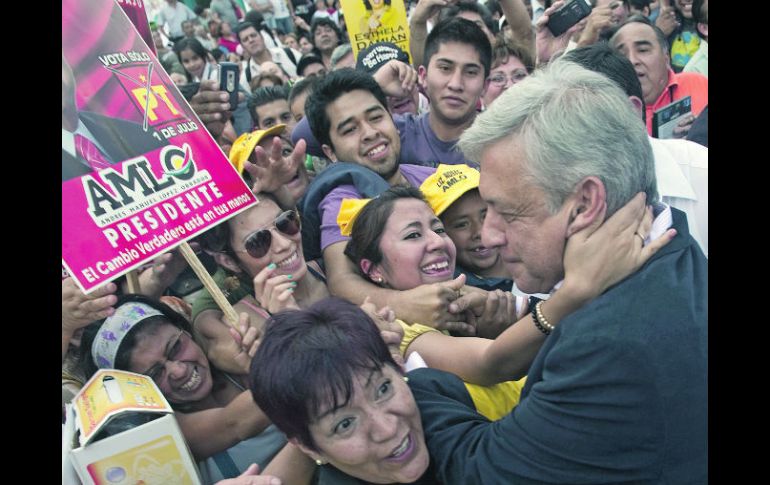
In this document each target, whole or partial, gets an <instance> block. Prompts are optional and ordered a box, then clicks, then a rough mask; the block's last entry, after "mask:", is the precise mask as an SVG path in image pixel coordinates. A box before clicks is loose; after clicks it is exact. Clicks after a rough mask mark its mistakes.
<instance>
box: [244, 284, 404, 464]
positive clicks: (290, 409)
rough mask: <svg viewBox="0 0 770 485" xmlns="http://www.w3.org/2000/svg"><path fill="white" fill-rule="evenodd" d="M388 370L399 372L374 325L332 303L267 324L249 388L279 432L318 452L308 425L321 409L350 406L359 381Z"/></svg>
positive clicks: (354, 309)
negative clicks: (368, 374)
mask: <svg viewBox="0 0 770 485" xmlns="http://www.w3.org/2000/svg"><path fill="white" fill-rule="evenodd" d="M386 365H390V366H392V367H393V368H394V369H399V367H398V366H397V365H396V363H395V362H394V361H393V357H391V355H390V352H389V350H388V348H387V346H386V345H385V342H384V341H383V340H382V337H380V332H379V329H378V328H377V326H376V325H375V323H374V322H373V321H372V319H371V318H369V316H368V315H367V314H366V313H365V312H364V311H363V310H361V308H360V307H358V306H357V305H354V304H353V303H350V302H348V301H346V300H343V299H341V298H334V297H331V298H325V299H323V300H321V301H319V302H316V303H314V304H313V305H311V306H310V307H309V308H307V309H305V310H285V311H281V312H278V313H276V314H275V315H273V316H272V317H270V318H269V319H268V320H267V322H266V323H265V333H264V336H263V337H262V343H261V344H260V345H259V349H258V350H257V353H256V355H255V356H254V358H253V359H252V360H251V370H250V372H249V384H250V386H249V387H250V388H251V393H252V396H253V397H254V401H255V402H256V403H257V405H258V406H259V407H260V409H262V411H264V412H265V414H266V415H267V416H268V417H269V418H270V420H271V421H272V422H273V423H275V425H276V426H277V427H278V429H280V430H281V431H282V432H283V433H284V434H286V436H287V437H288V438H290V439H291V438H296V439H297V440H299V441H300V442H301V443H302V444H303V445H305V446H307V447H309V448H312V449H317V445H316V443H315V441H314V440H313V438H312V436H311V434H310V430H309V425H310V423H311V422H312V421H313V420H314V418H315V417H316V416H317V415H318V413H319V412H321V410H322V408H324V407H326V406H329V405H331V406H332V408H333V409H338V408H340V407H343V406H345V405H346V404H347V403H348V402H349V401H350V399H351V397H352V396H353V379H354V378H355V375H356V374H357V373H359V372H361V371H367V370H381V369H382V368H383V367H384V366H386Z"/></svg>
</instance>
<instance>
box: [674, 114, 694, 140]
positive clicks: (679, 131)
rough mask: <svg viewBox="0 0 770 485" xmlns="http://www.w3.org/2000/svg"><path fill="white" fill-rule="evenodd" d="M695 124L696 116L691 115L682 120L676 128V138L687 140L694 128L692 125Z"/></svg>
mask: <svg viewBox="0 0 770 485" xmlns="http://www.w3.org/2000/svg"><path fill="white" fill-rule="evenodd" d="M694 122H695V116H694V115H693V114H692V113H690V114H688V115H686V116H685V117H684V118H682V119H681V120H680V121H679V123H677V124H676V126H675V127H674V131H673V133H674V138H685V137H687V134H688V133H689V132H690V128H692V124H693V123H694Z"/></svg>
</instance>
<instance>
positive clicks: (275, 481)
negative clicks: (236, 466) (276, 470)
mask: <svg viewBox="0 0 770 485" xmlns="http://www.w3.org/2000/svg"><path fill="white" fill-rule="evenodd" d="M215 485H281V479H280V478H276V477H271V476H269V475H264V476H259V465H257V464H256V463H252V464H251V465H250V466H249V467H248V468H247V469H246V471H245V472H243V473H241V474H240V475H238V476H237V477H236V478H228V479H226V480H220V481H218V482H217V483H216V484H215Z"/></svg>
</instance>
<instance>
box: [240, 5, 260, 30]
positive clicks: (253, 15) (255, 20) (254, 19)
mask: <svg viewBox="0 0 770 485" xmlns="http://www.w3.org/2000/svg"><path fill="white" fill-rule="evenodd" d="M243 20H244V21H246V22H249V23H251V24H253V25H255V26H256V27H257V31H259V30H260V29H261V28H262V24H263V23H264V22H265V17H264V15H262V13H261V12H257V11H256V10H249V11H248V12H246V16H245V17H243Z"/></svg>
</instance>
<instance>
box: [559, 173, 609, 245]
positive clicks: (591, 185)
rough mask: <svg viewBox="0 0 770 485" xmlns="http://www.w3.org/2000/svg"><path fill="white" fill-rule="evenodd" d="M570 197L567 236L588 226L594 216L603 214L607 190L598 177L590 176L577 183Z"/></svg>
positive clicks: (602, 215)
mask: <svg viewBox="0 0 770 485" xmlns="http://www.w3.org/2000/svg"><path fill="white" fill-rule="evenodd" d="M570 198H571V199H572V201H571V203H572V207H571V208H570V215H569V223H568V224H567V237H568V238H569V237H570V236H572V235H573V234H575V233H576V232H578V231H580V230H582V229H585V228H586V227H588V226H590V225H591V224H592V223H593V222H594V221H595V220H596V218H598V217H601V218H603V217H604V216H605V202H606V200H607V192H606V190H605V189H604V183H603V182H602V181H601V180H600V179H599V177H594V176H590V177H586V178H584V179H583V180H581V181H580V182H579V183H578V185H577V187H576V188H575V192H573V194H572V195H571V196H570Z"/></svg>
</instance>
